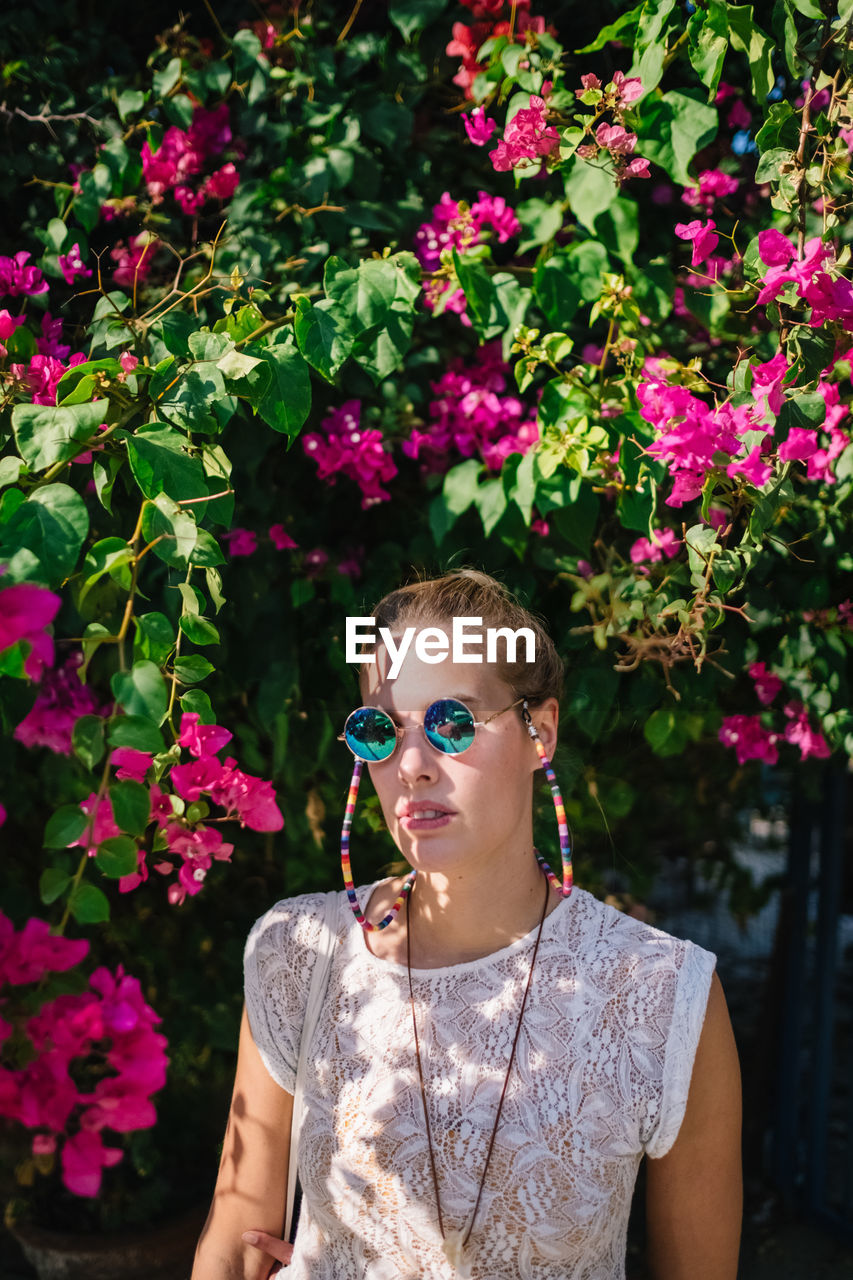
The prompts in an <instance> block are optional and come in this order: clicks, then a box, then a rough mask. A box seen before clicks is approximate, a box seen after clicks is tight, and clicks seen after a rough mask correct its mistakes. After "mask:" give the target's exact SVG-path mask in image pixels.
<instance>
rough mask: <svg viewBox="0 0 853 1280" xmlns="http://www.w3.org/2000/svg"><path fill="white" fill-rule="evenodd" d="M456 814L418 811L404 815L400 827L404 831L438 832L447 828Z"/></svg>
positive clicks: (426, 810)
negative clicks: (442, 828)
mask: <svg viewBox="0 0 853 1280" xmlns="http://www.w3.org/2000/svg"><path fill="white" fill-rule="evenodd" d="M453 817H454V814H452V813H449V812H448V811H447V810H444V809H426V808H424V809H416V810H415V811H414V812H413V813H410V814H402V815H401V817H400V826H401V827H402V828H403V830H404V831H438V830H439V829H440V828H441V827H446V826H447V824H448V823H449V822H450V820H451V818H453Z"/></svg>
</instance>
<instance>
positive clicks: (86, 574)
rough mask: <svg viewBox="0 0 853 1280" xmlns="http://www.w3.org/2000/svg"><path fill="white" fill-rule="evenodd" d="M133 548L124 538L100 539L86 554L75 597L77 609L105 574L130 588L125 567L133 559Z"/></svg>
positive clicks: (127, 570) (128, 571)
mask: <svg viewBox="0 0 853 1280" xmlns="http://www.w3.org/2000/svg"><path fill="white" fill-rule="evenodd" d="M133 556H134V551H133V547H131V546H130V544H129V543H127V542H125V540H124V538H101V539H100V541H99V542H96V543H95V545H94V546H93V547H90V549H89V550H88V551H87V553H86V559H85V560H84V561H83V568H82V571H81V577H82V579H83V581H82V584H81V586H80V591H79V594H78V596H77V607H78V609H79V608H80V606H81V605H82V603H83V601H84V600H85V598H86V596H87V595H88V594H89V592H90V591H91V590H92V587H93V586H94V585H95V583H96V582H98V581H99V580H100V579H101V578H102V577H103V576H104V574H105V573H108V574H109V575H110V577H112V578H115V580H116V581H117V582H118V583H119V584H120V585H121V586H123V587H126V588H129V587H130V570H129V569H128V568H127V566H128V565H129V564H130V562H131V560H132V559H133Z"/></svg>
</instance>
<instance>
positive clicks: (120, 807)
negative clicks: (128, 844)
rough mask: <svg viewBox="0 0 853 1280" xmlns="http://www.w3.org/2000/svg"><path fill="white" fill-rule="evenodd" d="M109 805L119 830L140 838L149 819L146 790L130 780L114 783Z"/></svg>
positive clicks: (140, 784)
mask: <svg viewBox="0 0 853 1280" xmlns="http://www.w3.org/2000/svg"><path fill="white" fill-rule="evenodd" d="M110 803H111V804H112V807H113V817H114V818H115V820H116V824H117V825H118V828H119V830H120V831H126V832H127V833H128V835H131V836H141V835H142V833H143V831H144V830H145V828H146V827H147V826H148V821H149V819H150V817H151V796H150V795H149V793H148V788H147V787H144V786H143V785H142V783H141V782H134V781H133V780H132V779H130V778H128V779H126V780H125V781H123V782H114V783H113V785H112V786H111V787H110ZM102 847H103V846H102ZM133 870H136V868H135V867H134V868H133Z"/></svg>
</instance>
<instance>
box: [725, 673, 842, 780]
mask: <svg viewBox="0 0 853 1280" xmlns="http://www.w3.org/2000/svg"><path fill="white" fill-rule="evenodd" d="M747 673H748V675H749V676H750V677H751V678H752V680H753V683H754V685H755V694H756V697H757V698H758V701H759V702H760V703H761V704H762V706H764V707H767V706H769V705H770V704H771V703H772V702H773V701H774V699H775V698H776V696H777V694H778V693H780V691H781V690H782V688H783V683H782V681H781V680H780V678H779V676H777V675H776V674H775V672H773V671H770V670H768V668H767V665H766V663H764V662H753V663H752V664H751V665H750V666H749V667H748V668H747ZM782 710H783V712H784V715H785V718H786V721H787V723H786V724H785V727H784V729H783V730H782V731H781V733H777V732H774V731H773V730H772V729H768V728H766V727H765V725H764V724H763V723H762V721H761V716H755V715H754V716H747V715H738V716H726V717H725V719H724V720H723V723H722V726H721V728H720V732H719V738H720V742H722V744H723V745H724V746H726V747H733V748H734V750H735V752H736V753H737V761H738V764H746V762H747V760H761V761H763V763H765V764H775V763H776V761H777V760H778V759H779V748H778V746H777V743H779V742H788V743H790V745H791V746H794V747H797V748H798V749H799V752H800V760H808V759H809V757H810V756H813V757H814V758H816V759H818V760H825V759H826V757H827V756H828V755H829V754H830V752H829V744H828V743H827V741H826V739H825V738H824V736H823V734H822V733H820V732H819V731H818V730H817V729H814V728H812V726H811V724H810V722H809V716H808V712H807V711H806V709H805V707H804V706H803V705H802V703H800V702H797V701H790V702H787V703H786V704H785V706H784V707H783V708H782Z"/></svg>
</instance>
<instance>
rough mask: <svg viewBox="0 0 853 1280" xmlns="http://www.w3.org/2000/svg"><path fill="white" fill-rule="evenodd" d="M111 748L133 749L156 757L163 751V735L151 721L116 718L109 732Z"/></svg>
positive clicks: (139, 718) (135, 718)
mask: <svg viewBox="0 0 853 1280" xmlns="http://www.w3.org/2000/svg"><path fill="white" fill-rule="evenodd" d="M109 744H110V746H111V747H133V749H134V751H145V752H147V753H148V754H150V755H157V754H158V752H160V751H162V750H163V735H162V734H161V732H160V730H159V729H158V728H157V726H156V725H155V724H153V723H152V722H151V720H149V719H147V718H146V717H144V716H133V715H126V716H117V717H116V718H115V719H114V720H113V722H112V726H111V728H110V731H109Z"/></svg>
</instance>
